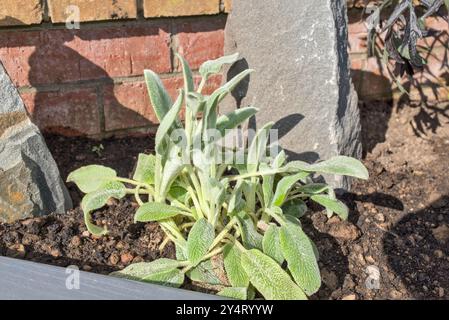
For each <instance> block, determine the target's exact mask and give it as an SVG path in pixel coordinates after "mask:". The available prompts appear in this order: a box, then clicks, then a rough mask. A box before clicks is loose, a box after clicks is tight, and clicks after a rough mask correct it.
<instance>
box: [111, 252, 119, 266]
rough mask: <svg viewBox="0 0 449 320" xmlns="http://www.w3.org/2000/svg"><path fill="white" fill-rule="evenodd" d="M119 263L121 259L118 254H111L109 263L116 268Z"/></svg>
mask: <svg viewBox="0 0 449 320" xmlns="http://www.w3.org/2000/svg"><path fill="white" fill-rule="evenodd" d="M119 261H120V257H119V255H118V254H116V253H113V254H111V256H110V257H109V263H110V264H112V265H113V266H115V265H116V264H117V263H119Z"/></svg>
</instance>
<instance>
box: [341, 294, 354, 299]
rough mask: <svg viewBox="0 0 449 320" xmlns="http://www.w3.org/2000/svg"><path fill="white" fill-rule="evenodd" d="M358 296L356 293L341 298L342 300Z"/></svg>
mask: <svg viewBox="0 0 449 320" xmlns="http://www.w3.org/2000/svg"><path fill="white" fill-rule="evenodd" d="M356 299H357V296H356V295H355V294H348V295H347V296H344V297H343V298H341V300H356Z"/></svg>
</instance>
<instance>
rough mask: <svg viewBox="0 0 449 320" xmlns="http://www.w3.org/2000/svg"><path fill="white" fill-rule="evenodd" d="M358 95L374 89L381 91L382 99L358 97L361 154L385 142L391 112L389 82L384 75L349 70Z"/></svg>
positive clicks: (391, 102)
mask: <svg viewBox="0 0 449 320" xmlns="http://www.w3.org/2000/svg"><path fill="white" fill-rule="evenodd" d="M351 75H352V79H353V81H354V83H355V85H356V90H357V93H358V94H359V97H364V95H363V94H364V93H365V94H367V93H368V92H370V90H371V91H373V92H376V90H378V91H381V92H382V97H383V99H382V100H379V99H363V98H359V109H360V122H361V126H362V145H363V156H364V157H365V156H366V155H367V154H368V153H370V152H371V151H373V149H374V147H375V146H376V145H377V144H378V143H382V142H385V140H386V133H387V130H388V122H389V121H390V117H391V115H392V112H393V107H392V105H393V92H392V90H391V82H390V80H388V79H387V78H386V77H384V76H380V75H377V74H375V73H372V72H366V71H361V70H354V69H352V70H351Z"/></svg>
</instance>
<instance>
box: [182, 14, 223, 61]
mask: <svg viewBox="0 0 449 320" xmlns="http://www.w3.org/2000/svg"><path fill="white" fill-rule="evenodd" d="M225 24H226V20H225V19H224V18H223V17H220V16H217V17H210V18H203V19H195V20H188V21H180V22H178V24H177V26H176V27H175V28H176V38H177V43H178V51H179V53H180V54H181V55H183V56H184V57H185V58H186V59H187V61H188V62H189V64H190V66H191V67H192V68H193V69H198V68H199V67H200V66H201V64H202V63H203V62H204V61H207V60H211V59H217V58H219V57H221V56H222V55H223V53H224V27H225Z"/></svg>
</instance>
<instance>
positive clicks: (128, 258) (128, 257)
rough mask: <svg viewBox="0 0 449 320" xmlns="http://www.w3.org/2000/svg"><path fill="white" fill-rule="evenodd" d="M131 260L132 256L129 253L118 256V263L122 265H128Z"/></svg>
mask: <svg viewBox="0 0 449 320" xmlns="http://www.w3.org/2000/svg"><path fill="white" fill-rule="evenodd" d="M133 259H134V256H133V255H132V254H131V253H124V254H122V255H121V256H120V261H121V262H122V263H123V264H128V263H130V262H131V261H133Z"/></svg>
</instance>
